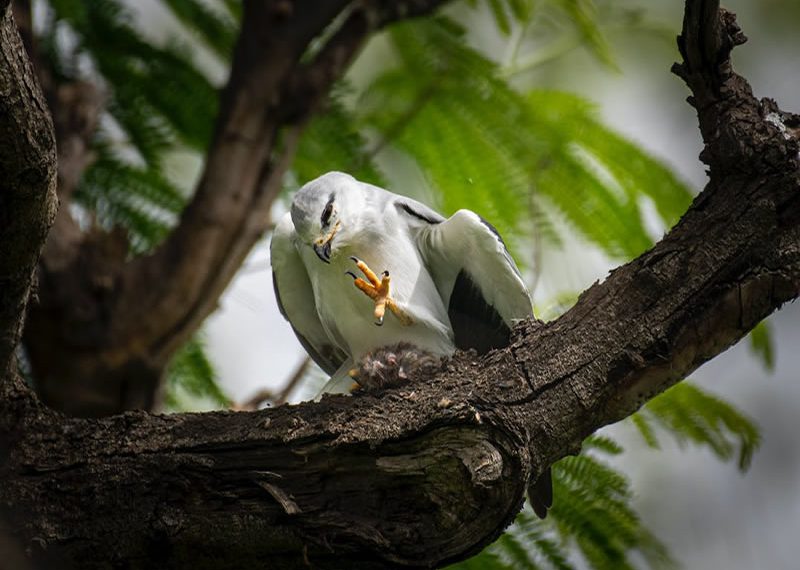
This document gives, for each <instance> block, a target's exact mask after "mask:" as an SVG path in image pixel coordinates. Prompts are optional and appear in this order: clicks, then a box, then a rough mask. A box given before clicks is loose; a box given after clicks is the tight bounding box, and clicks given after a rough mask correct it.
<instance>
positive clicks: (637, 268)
mask: <svg viewBox="0 0 800 570" xmlns="http://www.w3.org/2000/svg"><path fill="white" fill-rule="evenodd" d="M742 41H743V36H741V33H740V32H739V31H738V28H737V27H736V26H735V22H734V20H733V17H732V16H731V15H730V14H728V13H727V12H724V11H720V10H719V8H718V3H717V2H714V1H711V0H688V2H687V8H686V18H685V20H684V30H683V35H682V36H681V40H680V47H681V53H682V55H683V57H684V62H683V64H681V65H676V67H675V71H676V73H678V74H679V75H681V76H682V77H683V78H684V79H685V80H686V82H687V84H688V85H689V86H690V88H691V90H692V92H693V99H692V104H694V105H695V106H696V108H697V109H698V114H699V119H700V127H701V131H702V133H703V137H704V140H705V143H706V148H705V150H704V152H703V155H702V156H703V158H704V160H705V161H706V163H707V164H708V165H709V167H710V175H711V180H710V182H709V184H708V186H707V187H706V189H705V190H704V191H703V192H702V193H701V194H700V195H699V196H698V197H697V199H696V200H695V201H694V203H693V204H692V206H691V208H690V209H689V211H688V212H687V213H686V214H685V215H684V217H683V218H682V219H681V221H680V222H679V224H678V225H677V226H676V227H675V228H674V229H673V230H672V231H670V233H669V234H668V235H667V236H665V238H664V239H663V240H661V241H660V242H659V243H658V244H657V245H656V246H655V247H654V248H653V249H652V250H650V251H648V252H646V253H644V254H643V255H642V256H640V257H639V258H637V259H636V260H634V261H632V262H630V263H628V264H627V265H625V266H623V267H620V268H618V269H616V270H615V271H613V272H612V273H611V275H610V276H609V277H608V279H607V280H606V281H605V282H603V283H601V284H596V285H594V286H592V287H591V288H590V289H588V290H587V291H586V292H584V294H583V295H582V296H581V298H580V299H579V301H578V303H577V304H576V305H575V307H573V308H572V309H571V310H570V311H568V312H567V313H566V314H565V315H563V316H562V317H561V318H559V319H557V320H555V321H552V322H550V323H547V324H543V323H538V322H535V321H528V322H526V323H523V324H521V325H520V326H519V327H517V328H516V329H515V331H514V338H513V342H512V344H511V346H510V347H508V348H507V349H503V350H498V351H493V352H491V353H489V354H488V355H486V356H485V357H483V358H480V359H478V358H477V357H474V356H471V355H470V354H466V353H460V354H458V355H456V356H455V357H454V358H453V359H452V360H450V361H449V362H448V363H447V364H446V365H445V366H444V367H443V369H442V371H441V372H440V373H438V374H437V375H436V376H435V377H434V378H428V379H413V380H412V381H411V382H410V383H409V384H408V385H406V386H403V387H399V388H394V389H390V390H386V391H384V392H380V393H374V394H370V393H367V394H362V395H358V396H354V397H346V396H333V397H330V396H329V397H326V398H325V399H323V400H322V402H320V403H318V404H314V403H307V404H302V405H298V406H281V407H279V408H276V409H273V410H269V411H262V412H215V413H206V414H179V415H171V416H158V415H151V414H147V413H144V412H129V413H125V414H122V415H119V416H115V417H111V418H106V419H68V418H64V417H63V416H60V415H58V414H57V413H55V412H52V411H50V410H47V409H46V408H44V407H43V406H42V405H41V404H39V403H38V402H36V401H35V400H34V399H33V398H32V397H31V396H30V395H29V394H26V393H25V392H24V391H23V390H22V389H21V388H19V387H18V384H16V383H14V382H13V379H8V380H7V383H6V384H7V386H11V387H12V388H14V387H15V388H14V389H9V388H7V390H8V391H9V393H10V396H9V397H6V398H4V399H2V400H0V410H2V415H0V418H2V421H0V430H2V431H0V434H2V436H3V440H2V441H3V442H4V444H5V449H6V452H5V453H6V461H4V462H3V463H2V465H1V466H0V477H2V480H3V481H4V484H3V485H2V487H0V505H2V506H3V509H4V511H5V518H6V520H7V523H8V525H7V526H8V529H13V534H14V535H15V537H16V538H17V539H18V540H19V541H20V543H21V544H22V545H23V546H24V548H25V549H26V551H27V552H28V553H29V556H30V557H31V559H32V560H34V561H35V562H36V563H41V564H43V565H47V564H51V565H56V566H60V567H68V568H108V567H117V566H119V567H126V568H185V567H190V566H191V567H194V568H215V569H218V568H242V567H246V566H248V565H258V566H264V565H269V566H270V567H275V568H306V567H314V568H394V567H434V566H441V565H444V564H447V563H449V562H453V561H456V560H459V559H462V558H464V557H467V556H469V555H471V554H473V553H475V552H477V551H478V550H480V549H481V548H482V547H483V546H485V545H486V544H488V543H489V542H490V541H492V540H493V539H494V538H496V537H497V536H498V535H499V533H500V532H502V530H503V529H504V528H505V526H506V525H507V524H508V523H509V522H510V521H511V520H512V519H513V517H514V516H515V515H516V513H517V512H518V510H519V508H520V507H521V505H522V502H523V496H524V491H525V488H526V484H527V482H528V480H529V479H530V478H531V477H535V476H537V475H538V474H539V473H541V472H542V471H543V469H544V468H545V467H546V466H547V465H550V464H551V463H553V462H554V461H556V460H558V459H559V458H561V457H564V456H565V455H568V454H571V453H577V452H578V450H579V449H580V445H581V442H582V440H583V439H584V438H585V437H586V436H587V435H589V434H591V433H593V432H594V431H595V430H597V429H598V428H600V427H602V426H604V425H607V424H609V423H612V422H615V421H617V420H619V419H621V418H624V417H626V416H627V415H629V414H630V413H631V412H633V411H635V410H636V409H637V408H638V407H639V406H641V404H643V403H644V402H645V401H646V400H647V399H649V398H651V397H653V396H654V395H656V394H658V393H660V392H662V391H663V390H665V389H666V388H668V387H669V386H671V385H673V384H675V383H676V382H678V381H679V380H680V379H682V378H683V377H685V376H686V375H687V374H689V373H690V372H691V371H692V370H694V369H695V368H697V367H698V366H699V365H701V364H702V363H703V362H705V361H707V360H708V359H710V358H713V357H714V356H715V355H717V354H719V353H720V352H722V351H724V350H725V349H726V348H727V347H729V346H730V345H731V344H733V343H734V342H736V341H737V340H739V339H740V338H742V336H744V335H745V334H746V333H747V332H748V331H749V330H750V329H751V328H752V327H753V326H755V324H756V323H758V322H759V321H760V320H762V319H763V318H764V317H766V316H767V315H769V314H770V313H771V312H772V311H774V310H775V309H777V308H778V307H780V306H781V304H782V303H784V302H786V301H789V300H791V299H794V298H796V297H797V296H798V295H799V294H800V169H799V168H798V167H799V166H800V157H799V156H798V148H800V145H798V140H797V131H798V127H800V120H798V117H797V116H794V115H789V114H786V113H783V112H781V111H780V110H778V109H777V107H776V106H775V104H774V103H773V102H771V101H769V100H765V101H758V100H756V99H755V98H754V97H753V96H752V94H751V92H750V89H749V86H748V85H747V83H746V82H745V81H744V80H743V79H742V78H741V77H739V76H737V75H735V74H734V73H733V72H732V71H731V70H730V65H729V59H728V55H729V51H730V49H731V47H732V46H733V45H735V44H737V43H741V42H742ZM421 380H424V384H423V383H422V382H421Z"/></svg>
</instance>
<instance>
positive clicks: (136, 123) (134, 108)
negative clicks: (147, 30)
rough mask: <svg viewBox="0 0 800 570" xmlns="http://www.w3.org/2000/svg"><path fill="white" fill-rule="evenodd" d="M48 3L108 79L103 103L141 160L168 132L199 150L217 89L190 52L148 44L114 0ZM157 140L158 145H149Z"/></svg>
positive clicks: (153, 151)
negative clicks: (107, 98) (107, 100)
mask: <svg viewBox="0 0 800 570" xmlns="http://www.w3.org/2000/svg"><path fill="white" fill-rule="evenodd" d="M52 6H53V8H54V12H55V15H56V18H57V20H58V21H61V22H65V23H67V24H68V25H69V26H70V27H71V28H72V30H73V31H74V32H75V34H76V36H77V39H78V46H79V49H80V50H81V51H82V52H83V53H85V54H86V55H88V56H90V57H91V59H92V60H93V62H94V63H95V65H96V71H97V72H98V73H99V74H100V75H102V77H103V78H104V79H105V80H106V81H107V82H108V84H109V86H110V90H109V92H110V96H111V99H112V100H111V102H110V105H109V107H110V109H111V111H112V113H113V114H114V116H115V117H116V118H117V120H118V121H119V123H120V124H121V126H122V127H123V128H124V129H125V130H126V132H127V133H128V134H129V135H130V137H131V140H132V142H133V143H134V144H135V145H136V146H137V148H138V149H139V151H140V153H141V154H142V156H143V157H144V159H145V160H148V161H150V160H155V158H154V157H156V156H158V155H159V154H160V152H159V151H163V149H164V148H165V147H166V146H168V145H170V144H171V141H170V140H169V136H168V135H169V134H174V135H175V136H177V137H178V139H180V140H181V141H182V142H183V143H184V144H187V145H189V146H190V147H192V148H194V149H197V150H203V149H205V147H206V146H207V144H208V142H209V140H210V137H211V132H212V128H213V121H214V118H215V117H216V113H217V90H216V88H215V87H214V86H213V85H212V84H211V83H210V82H209V80H208V79H207V78H206V77H205V75H204V74H203V73H202V72H200V71H199V70H198V69H197V67H196V66H195V64H194V63H193V61H192V53H191V50H189V49H188V48H184V47H181V46H179V45H177V44H175V43H172V44H170V45H167V46H163V47H158V46H155V45H153V44H152V43H151V42H148V41H147V40H145V39H144V38H143V37H142V35H141V34H140V33H139V31H138V30H137V29H136V28H135V27H134V25H133V23H132V17H131V15H130V13H129V12H128V11H127V9H125V8H124V7H123V6H122V5H121V4H120V3H118V2H116V1H114V0H93V1H92V2H86V3H83V2H74V1H70V0H57V1H55V2H52ZM141 125H144V126H141ZM154 125H155V126H154ZM164 126H168V127H169V128H170V131H171V133H167V132H165V131H164V128H163V127H164ZM156 127H158V128H156ZM156 131H160V132H161V135H162V136H161V137H160V138H158V137H155V134H156ZM157 141H160V145H155V146H153V145H152V144H149V143H150V142H153V143H155V142H157ZM140 144H141V145H142V147H141V148H139V145H140Z"/></svg>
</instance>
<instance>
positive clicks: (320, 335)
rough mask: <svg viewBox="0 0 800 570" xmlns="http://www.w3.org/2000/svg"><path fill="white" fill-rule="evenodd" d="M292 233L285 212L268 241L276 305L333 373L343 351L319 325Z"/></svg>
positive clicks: (317, 359) (321, 364) (313, 355)
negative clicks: (270, 241) (269, 242)
mask: <svg viewBox="0 0 800 570" xmlns="http://www.w3.org/2000/svg"><path fill="white" fill-rule="evenodd" d="M294 235H295V233H294V225H293V224H292V218H291V216H290V215H289V214H286V215H285V216H284V217H283V219H281V221H280V223H279V224H278V225H277V226H276V228H275V232H274V233H273V235H272V244H271V245H270V261H271V263H272V283H273V286H274V287H275V297H276V298H277V300H278V308H279V309H280V311H281V314H282V315H283V317H284V318H285V319H286V320H287V321H289V323H290V324H291V325H292V330H294V333H295V335H297V339H298V340H299V341H300V344H302V345H303V348H305V349H306V352H308V354H309V356H311V358H312V359H313V360H314V362H316V363H317V365H318V366H319V367H320V368H322V369H323V370H324V371H325V372H326V373H327V374H333V373H334V372H336V370H337V369H339V367H340V366H341V365H342V363H343V362H344V361H345V360H346V359H347V355H345V354H344V353H343V352H342V351H341V350H339V349H338V348H337V347H336V345H335V344H334V343H332V342H331V340H330V338H328V336H327V334H326V333H325V330H324V328H323V327H322V323H321V322H320V320H319V316H318V315H317V307H316V303H315V301H314V292H313V290H312V288H311V281H310V280H309V279H308V273H306V268H305V266H304V265H303V261H302V259H301V258H300V254H299V253H298V252H297V249H296V247H295V245H294Z"/></svg>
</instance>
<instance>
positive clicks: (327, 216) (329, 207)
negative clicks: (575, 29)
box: [319, 196, 333, 226]
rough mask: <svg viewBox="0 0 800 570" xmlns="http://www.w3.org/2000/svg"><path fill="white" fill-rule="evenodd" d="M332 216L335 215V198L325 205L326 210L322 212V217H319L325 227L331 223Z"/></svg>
mask: <svg viewBox="0 0 800 570" xmlns="http://www.w3.org/2000/svg"><path fill="white" fill-rule="evenodd" d="M331 214H333V196H331V198H330V200H328V203H327V204H325V209H324V210H322V215H321V216H320V217H319V221H320V222H322V225H323V226H327V225H328V223H329V222H330V221H331Z"/></svg>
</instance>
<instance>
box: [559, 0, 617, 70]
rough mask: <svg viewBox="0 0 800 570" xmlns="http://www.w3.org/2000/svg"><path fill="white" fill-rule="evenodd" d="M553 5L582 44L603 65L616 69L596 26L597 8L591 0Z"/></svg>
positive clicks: (560, 0)
mask: <svg viewBox="0 0 800 570" xmlns="http://www.w3.org/2000/svg"><path fill="white" fill-rule="evenodd" d="M554 3H555V5H556V6H557V7H558V8H560V9H561V10H563V11H564V13H565V14H566V15H567V16H568V18H569V21H570V22H571V23H572V25H573V26H574V28H575V30H576V31H577V33H578V34H579V35H580V37H581V38H582V39H583V43H584V44H585V45H586V46H587V47H588V48H589V50H590V52H591V53H592V54H594V56H595V57H596V58H597V59H598V60H599V61H600V62H602V63H603V64H605V65H607V66H608V67H610V68H612V69H617V65H616V62H615V61H614V57H613V56H612V54H611V48H610V46H609V45H608V41H607V40H606V38H605V35H604V34H603V32H602V31H601V29H600V26H599V25H598V21H599V18H598V13H597V7H596V4H595V2H594V1H593V0H555V2H554Z"/></svg>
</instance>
